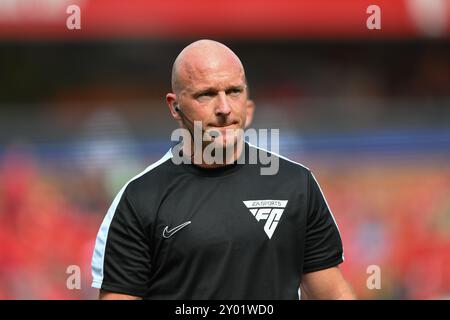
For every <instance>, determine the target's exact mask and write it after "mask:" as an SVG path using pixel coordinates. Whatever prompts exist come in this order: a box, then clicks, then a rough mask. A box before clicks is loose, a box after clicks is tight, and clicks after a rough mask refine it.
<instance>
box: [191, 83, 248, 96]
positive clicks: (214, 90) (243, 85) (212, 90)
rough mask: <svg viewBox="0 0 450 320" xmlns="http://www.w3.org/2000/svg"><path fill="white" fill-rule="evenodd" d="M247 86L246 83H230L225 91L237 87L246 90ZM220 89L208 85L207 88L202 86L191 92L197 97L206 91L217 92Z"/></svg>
mask: <svg viewBox="0 0 450 320" xmlns="http://www.w3.org/2000/svg"><path fill="white" fill-rule="evenodd" d="M245 86H246V85H245V84H236V85H230V86H228V87H226V89H225V91H229V90H235V89H238V90H244V89H245ZM218 91H220V90H219V89H218V88H215V87H206V88H201V89H193V90H192V91H191V94H192V96H194V97H197V96H200V95H202V94H204V93H217V92H218Z"/></svg>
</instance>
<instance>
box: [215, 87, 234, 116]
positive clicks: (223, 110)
mask: <svg viewBox="0 0 450 320" xmlns="http://www.w3.org/2000/svg"><path fill="white" fill-rule="evenodd" d="M218 98H219V99H218V102H217V105H216V110H215V112H216V115H229V114H230V113H231V107H230V104H229V102H228V97H227V95H226V93H225V92H219V95H218Z"/></svg>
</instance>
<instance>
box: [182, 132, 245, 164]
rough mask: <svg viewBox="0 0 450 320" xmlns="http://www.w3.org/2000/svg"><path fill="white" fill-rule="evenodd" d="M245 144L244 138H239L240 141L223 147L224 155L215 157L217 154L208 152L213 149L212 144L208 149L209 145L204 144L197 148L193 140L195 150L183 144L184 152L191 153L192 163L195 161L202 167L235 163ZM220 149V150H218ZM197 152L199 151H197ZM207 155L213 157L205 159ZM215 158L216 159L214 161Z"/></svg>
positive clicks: (222, 153)
mask: <svg viewBox="0 0 450 320" xmlns="http://www.w3.org/2000/svg"><path fill="white" fill-rule="evenodd" d="M244 144H245V141H244V140H243V139H238V141H237V142H236V143H235V144H234V145H233V146H230V147H228V148H223V149H222V150H221V154H220V155H222V156H217V157H215V154H214V153H212V155H211V152H208V151H209V150H211V149H212V146H210V147H209V149H208V150H206V152H205V149H206V148H208V146H209V145H202V148H201V149H199V150H196V149H195V144H194V143H193V142H192V141H191V146H194V148H193V149H194V150H193V151H190V150H188V148H187V147H186V146H185V145H183V147H182V149H183V154H186V155H187V154H191V163H193V164H194V165H196V166H199V167H201V168H210V169H213V168H220V167H223V166H227V165H230V164H233V163H234V162H236V161H237V160H238V159H239V158H240V157H241V155H242V152H243V150H244ZM216 151H218V150H216ZM196 152H197V153H196ZM205 157H208V158H211V159H205ZM213 160H215V161H213ZM211 162H212V163H211Z"/></svg>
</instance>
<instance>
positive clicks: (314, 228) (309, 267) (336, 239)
mask: <svg viewBox="0 0 450 320" xmlns="http://www.w3.org/2000/svg"><path fill="white" fill-rule="evenodd" d="M307 207H308V208H307V222H306V235H305V255H304V265H303V273H308V272H313V271H319V270H323V269H327V268H331V267H334V266H337V265H339V264H340V263H342V262H343V261H344V258H343V246H342V240H341V236H340V234H339V229H338V226H337V224H336V221H335V219H334V217H333V214H332V212H331V210H330V208H329V206H328V204H327V201H326V199H325V197H324V195H323V193H322V190H321V189H320V186H319V184H318V182H317V180H316V179H315V177H314V175H313V173H312V172H309V173H308V205H307Z"/></svg>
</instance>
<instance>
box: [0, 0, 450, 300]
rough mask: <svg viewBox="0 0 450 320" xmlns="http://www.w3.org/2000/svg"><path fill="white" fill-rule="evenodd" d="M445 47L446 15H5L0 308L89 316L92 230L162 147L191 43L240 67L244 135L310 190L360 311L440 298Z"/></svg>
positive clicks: (122, 6) (444, 245)
mask: <svg viewBox="0 0 450 320" xmlns="http://www.w3.org/2000/svg"><path fill="white" fill-rule="evenodd" d="M70 4H77V5H79V7H80V8H81V27H82V29H81V30H68V29H67V28H66V19H67V17H68V16H69V14H67V13H66V8H67V6H68V5H70ZM371 4H376V5H378V6H379V7H380V8H381V30H368V29H367V28H366V19H367V18H368V17H369V14H367V13H366V8H367V7H368V6H369V5H371ZM449 36H450V1H447V0H423V1H422V0H392V1H389V0H385V1H382V0H378V1H376V0H373V1H365V0H355V1H350V0H345V1H326V0H318V1H303V0H298V1H287V0H283V1H275V0H271V1H264V3H263V1H256V0H249V1H243V0H240V1H232V0H228V1H224V0H220V1H214V2H211V1H203V0H194V1H182V0H169V1H165V2H157V1H140V0H134V1H127V2H123V1H118V0H95V1H94V0H84V1H76V0H73V1H65V0H42V1H33V0H23V1H20V0H16V1H14V0H1V1H0V298H1V299H91V298H96V291H95V290H93V289H91V288H90V280H91V275H90V259H91V255H92V249H93V244H94V240H95V237H96V233H97V230H98V227H99V225H100V222H101V220H102V219H103V216H104V214H105V212H106V210H107V208H108V207H109V205H110V203H111V201H112V199H113V197H114V195H115V194H116V193H117V192H118V190H119V189H120V187H121V186H122V185H123V184H124V183H125V182H126V181H128V179H129V178H130V177H132V176H134V175H135V174H136V173H137V172H140V171H141V170H142V169H143V168H145V167H146V166H147V165H148V164H150V163H151V162H153V161H154V160H156V159H159V157H160V156H161V155H162V154H163V153H164V152H165V151H166V150H167V149H168V147H169V146H170V145H171V141H170V133H171V131H172V130H173V129H174V128H175V125H176V124H175V122H174V121H172V120H171V117H170V115H169V113H168V109H167V107H166V105H165V102H164V95H165V93H166V92H167V91H168V90H170V70H171V64H172V62H173V60H174V58H175V57H176V55H177V53H178V52H179V51H180V50H181V49H182V48H183V47H184V46H185V45H186V44H188V43H189V42H191V41H193V40H197V39H200V38H213V39H216V40H220V41H223V42H224V43H226V44H227V45H229V46H230V47H231V48H232V49H233V50H234V51H235V52H236V53H237V54H238V55H239V56H240V57H241V59H242V61H243V63H244V65H245V67H246V72H247V77H248V80H249V84H250V88H251V95H252V98H253V99H254V101H255V102H256V106H257V111H256V117H255V119H254V123H253V127H254V128H279V129H280V136H281V146H280V152H281V153H282V154H284V155H285V156H288V157H290V158H292V159H293V160H296V161H299V162H301V163H303V164H305V165H306V166H308V167H310V168H311V169H312V170H313V171H314V172H315V173H316V176H317V177H318V179H319V181H320V182H321V185H322V189H323V190H324V192H325V195H326V196H327V199H328V202H329V203H330V206H331V208H332V210H333V212H334V215H335V217H336V220H337V222H338V224H339V227H340V229H341V233H342V237H343V240H344V248H345V258H346V261H345V263H344V264H343V265H342V269H343V272H344V274H345V276H346V277H347V278H348V280H349V281H350V282H351V284H352V286H353V287H354V289H355V291H356V292H357V294H358V296H359V297H360V298H366V299H448V298H450V162H449V160H450V61H449V57H450V41H449V40H450V37H449ZM69 265H78V266H80V268H81V276H82V282H81V290H68V289H67V288H66V279H67V277H68V276H69V275H68V274H66V268H67V267H68V266H69ZM370 265H378V266H379V267H380V268H381V277H382V278H381V289H380V290H369V289H368V288H367V286H366V280H367V278H368V276H369V274H367V272H366V269H367V267H368V266H370Z"/></svg>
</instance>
